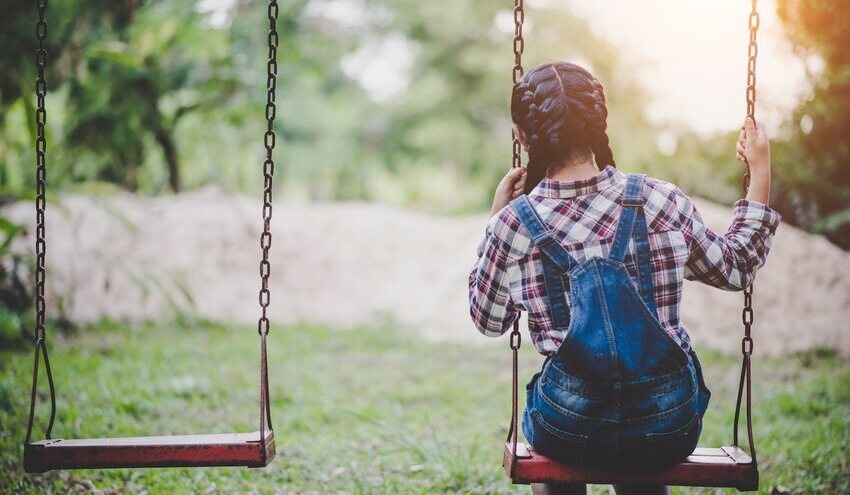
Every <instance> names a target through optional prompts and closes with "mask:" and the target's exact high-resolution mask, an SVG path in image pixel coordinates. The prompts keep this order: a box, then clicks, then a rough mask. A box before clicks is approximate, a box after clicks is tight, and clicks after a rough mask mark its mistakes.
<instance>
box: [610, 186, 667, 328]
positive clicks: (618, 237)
mask: <svg viewBox="0 0 850 495" xmlns="http://www.w3.org/2000/svg"><path fill="white" fill-rule="evenodd" d="M643 181H644V176H643V175H640V174H629V176H628V179H627V180H626V190H625V192H623V199H622V205H623V209H622V211H621V212H620V220H619V222H618V223H617V232H616V233H615V234H614V243H613V244H612V245H611V251H610V253H609V254H608V257H609V258H610V259H612V260H616V261H619V262H622V261H623V259H624V258H625V255H626V248H628V246H629V239H634V241H635V250H636V252H637V263H636V265H637V272H638V283H639V286H640V296H641V299H643V302H644V303H646V305H647V306H648V307H649V309H650V311H651V312H652V314H654V315H656V316H657V314H658V312H657V309H656V306H655V297H654V291H653V287H652V285H653V284H652V253H651V250H650V246H649V233H648V229H647V225H646V215H644V211H643V205H644V200H643Z"/></svg>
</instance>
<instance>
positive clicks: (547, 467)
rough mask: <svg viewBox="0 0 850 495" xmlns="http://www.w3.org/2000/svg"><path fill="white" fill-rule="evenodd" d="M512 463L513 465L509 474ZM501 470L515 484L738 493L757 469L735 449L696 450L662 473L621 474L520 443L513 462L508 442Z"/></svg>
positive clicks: (753, 482)
mask: <svg viewBox="0 0 850 495" xmlns="http://www.w3.org/2000/svg"><path fill="white" fill-rule="evenodd" d="M512 461H513V462H515V463H516V466H515V467H514V469H513V473H511V467H512V466H511V462H512ZM504 467H505V471H507V473H508V476H511V478H512V481H513V482H514V483H518V484H529V483H588V484H614V483H617V484H620V483H622V484H656V485H669V486H703V487H732V488H737V489H738V490H740V491H751V490H756V489H757V488H758V469H757V468H756V466H755V465H754V464H753V461H752V458H751V457H750V456H749V455H748V454H747V453H746V452H744V451H743V450H741V449H740V448H738V447H721V448H697V449H696V450H694V452H693V454H691V455H690V456H689V457H688V458H687V459H686V460H685V461H684V462H682V463H681V464H678V465H676V466H673V467H670V468H667V469H664V470H662V471H655V472H648V473H636V474H628V475H624V474H615V473H608V472H605V471H600V470H595V469H582V468H575V467H572V466H568V465H566V464H562V463H559V462H557V461H554V460H552V459H549V458H547V457H544V456H542V455H540V454H538V453H536V452H535V451H534V449H533V448H532V447H530V446H528V445H526V444H524V443H518V444H517V452H516V459H513V456H512V455H511V443H510V442H506V443H505V457H504Z"/></svg>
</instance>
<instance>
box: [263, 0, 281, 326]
mask: <svg viewBox="0 0 850 495" xmlns="http://www.w3.org/2000/svg"><path fill="white" fill-rule="evenodd" d="M277 15H278V4H277V1H276V0H271V1H269V7H268V18H269V32H268V45H269V56H268V62H267V63H266V109H265V116H266V132H265V134H263V145H264V146H265V148H266V159H265V161H264V162H263V233H262V234H261V235H260V248H261V249H262V253H263V254H262V259H261V260H260V281H261V288H260V295H259V300H260V311H261V313H262V314H261V316H260V319H259V321H258V322H257V331H258V332H259V334H260V335H263V336H265V335H268V333H269V318H268V307H269V303H270V301H271V291H270V290H269V276H270V275H271V262H270V261H269V250H270V249H271V247H272V233H271V222H272V179H273V178H274V158H273V156H272V154H273V152H274V145H275V132H274V119H275V115H276V113H277V107H276V106H275V90H276V89H277V46H278V43H279V42H280V37H279V35H278V33H277Z"/></svg>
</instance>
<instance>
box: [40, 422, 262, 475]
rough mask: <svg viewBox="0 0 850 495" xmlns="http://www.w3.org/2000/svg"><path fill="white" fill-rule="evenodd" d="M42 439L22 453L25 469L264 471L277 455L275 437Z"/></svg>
mask: <svg viewBox="0 0 850 495" xmlns="http://www.w3.org/2000/svg"><path fill="white" fill-rule="evenodd" d="M264 440H265V447H266V448H265V452H264V451H263V445H262V443H261V442H260V432H254V433H224V434H213V435H174V436H150V437H126V438H85V439H75V440H64V439H61V438H57V439H52V440H41V441H38V442H33V443H30V444H27V445H26V446H25V448H24V470H25V471H26V472H28V473H43V472H46V471H50V470H53V469H106V468H150V467H203V466H245V467H255V468H256V467H264V466H266V465H268V463H269V462H271V460H272V458H274V455H275V448H274V432H273V431H272V430H266V431H265V439H264Z"/></svg>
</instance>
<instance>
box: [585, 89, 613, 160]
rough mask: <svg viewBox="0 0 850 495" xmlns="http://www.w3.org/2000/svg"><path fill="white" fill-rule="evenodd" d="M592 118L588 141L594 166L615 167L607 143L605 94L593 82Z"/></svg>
mask: <svg viewBox="0 0 850 495" xmlns="http://www.w3.org/2000/svg"><path fill="white" fill-rule="evenodd" d="M591 97H592V98H593V101H594V103H593V114H592V115H593V118H592V119H591V120H590V123H591V125H590V127H589V129H588V131H589V132H588V141H589V142H590V149H591V150H592V151H593V154H594V156H595V157H596V165H597V166H598V167H600V168H603V167H605V166H606V165H611V166H612V167H616V166H617V164H616V163H615V162H614V152H612V151H611V146H610V144H609V142H608V132H607V130H608V107H607V106H606V105H605V92H604V91H603V89H602V84H600V83H599V81H595V84H594V89H593V93H592V94H591Z"/></svg>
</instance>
